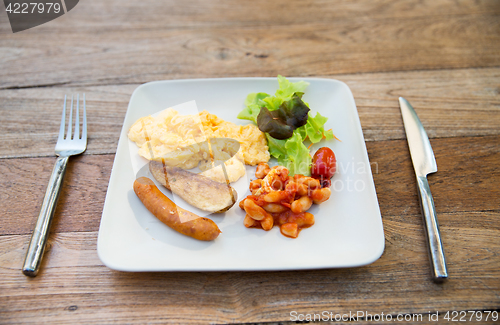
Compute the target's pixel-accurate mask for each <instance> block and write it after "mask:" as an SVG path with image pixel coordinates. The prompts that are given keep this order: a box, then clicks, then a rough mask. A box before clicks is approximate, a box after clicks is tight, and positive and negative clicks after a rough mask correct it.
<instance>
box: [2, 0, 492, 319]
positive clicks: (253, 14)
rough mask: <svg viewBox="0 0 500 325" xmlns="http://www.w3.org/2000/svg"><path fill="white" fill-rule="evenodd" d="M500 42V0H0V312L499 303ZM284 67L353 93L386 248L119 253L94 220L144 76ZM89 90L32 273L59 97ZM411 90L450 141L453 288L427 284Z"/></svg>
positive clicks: (443, 219) (279, 312)
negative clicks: (312, 265)
mask: <svg viewBox="0 0 500 325" xmlns="http://www.w3.org/2000/svg"><path fill="white" fill-rule="evenodd" d="M499 53H500V1H497V0H477V1H467V0H432V1H430V0H423V1H422V0H408V1H397V0H377V1H368V0H354V1H346V0H342V1H327V0H300V1H299V0H275V1H265V0H255V1H228V0H211V1H203V0H183V1H181V0H164V1H154V0H143V1H133V0H107V1H98V0H86V1H80V2H79V4H78V5H77V6H76V7H75V8H74V9H73V10H71V12H69V13H68V14H65V15H63V16H62V17H60V18H58V19H56V20H53V21H51V22H49V23H46V24H44V25H41V26H38V27H36V28H32V29H29V30H26V31H23V32H19V33H15V34H13V33H12V32H11V28H10V25H9V22H8V18H7V14H6V13H5V12H4V7H3V6H2V5H0V173H1V174H2V178H1V179H0V210H1V211H2V212H3V213H2V221H1V222H0V278H1V281H0V323H1V324H34V323H58V324H89V323H99V324H108V323H126V324H144V323H161V324H165V323H166V324H227V323H231V324H232V323H245V324H248V323H252V324H262V323H266V324H268V325H278V324H280V325H282V324H289V325H290V324H296V323H295V322H291V321H290V320H291V319H290V312H291V311H293V310H294V311H297V312H298V313H303V314H305V313H321V312H322V311H325V310H326V311H328V312H332V313H334V314H335V313H349V312H350V311H351V312H356V311H364V312H369V313H373V314H380V313H382V312H383V313H384V314H386V315H387V314H391V315H393V316H394V317H396V315H398V314H404V313H409V314H413V313H415V314H422V315H424V318H423V319H422V321H419V320H418V319H417V320H416V321H415V320H414V321H409V322H405V323H407V324H422V323H431V322H426V318H425V317H427V318H428V316H429V314H430V313H434V312H437V311H439V313H440V320H441V322H443V316H444V314H445V313H446V312H447V311H454V310H455V311H460V310H478V311H482V310H483V311H484V310H495V309H496V310H499V309H500V282H499V281H498V279H499V278H500V271H499V270H500V260H499V259H498V256H500V244H499V241H498V238H499V236H500V209H499V206H498V198H499V197H500V189H499V186H498V184H499V182H500V170H499V168H500V167H498V166H500V127H499V125H500V55H499ZM278 74H282V75H285V76H288V77H307V76H313V77H324V78H333V79H338V80H341V81H343V82H345V83H346V84H347V85H348V86H349V88H350V89H351V90H352V93H353V96H354V99H355V101H356V105H357V108H358V112H359V117H360V121H361V125H362V128H363V134H364V136H365V140H366V141H367V142H366V146H367V150H368V154H369V157H370V161H371V163H372V164H371V167H372V171H373V177H374V181H375V186H376V191H377V195H378V200H379V204H380V209H381V214H382V219H383V220H382V221H383V224H384V232H385V238H386V242H385V243H386V248H385V251H384V254H383V255H382V257H381V258H380V259H379V260H377V261H376V262H375V263H373V264H371V265H368V266H365V267H360V268H353V269H328V270H313V271H299V272H190V273H125V272H117V271H113V270H111V269H109V268H107V267H105V266H104V265H103V264H102V262H101V261H100V260H99V258H98V256H97V251H96V245H97V234H98V228H99V222H100V218H101V213H102V207H103V204H104V197H105V193H106V190H107V186H108V182H109V177H110V173H111V168H112V164H113V160H114V157H115V155H114V154H115V152H116V147H117V142H118V138H119V135H120V132H121V128H122V124H123V120H124V117H125V113H126V110H127V105H128V102H129V99H130V96H131V94H132V92H133V91H134V89H135V88H136V87H138V86H139V85H140V84H143V83H145V82H149V81H154V80H166V79H181V78H214V77H215V78H218V77H251V76H264V77H275V76H276V75H278ZM83 92H85V93H86V95H87V108H88V117H89V141H88V149H87V151H86V152H85V154H83V155H82V156H78V157H74V158H72V159H71V160H70V163H69V166H68V171H67V175H66V178H65V181H64V185H63V191H62V193H61V198H60V200H59V204H58V206H57V210H56V215H55V220H54V223H53V227H52V233H51V235H50V238H49V245H48V249H47V253H46V256H45V259H44V262H43V265H42V270H41V272H40V274H39V276H38V277H36V278H27V277H25V276H24V275H22V274H21V271H20V268H21V265H22V262H23V259H24V256H25V252H26V249H27V244H28V241H29V238H30V233H31V231H32V229H33V226H34V224H35V220H36V217H37V215H38V210H39V208H40V204H41V201H42V198H43V195H44V191H45V187H46V186H47V180H48V178H49V175H50V173H51V170H52V167H53V164H54V161H55V158H54V146H55V141H56V137H57V130H58V127H59V116H60V113H61V109H62V99H63V97H64V95H65V94H72V93H83ZM399 96H403V97H405V98H407V99H408V100H409V101H410V102H411V103H412V105H413V106H414V107H415V109H416V111H417V113H418V115H419V117H420V119H421V120H422V123H423V124H424V127H425V128H426V131H427V133H428V134H429V136H430V138H431V144H432V146H433V149H434V152H435V155H436V160H437V165H438V172H437V173H435V174H433V175H430V176H429V182H430V187H431V190H432V194H433V196H434V200H435V204H436V209H437V213H438V219H439V223H440V228H441V232H442V237H443V243H444V248H445V252H446V256H447V260H448V268H449V273H450V279H449V281H448V282H446V283H444V284H441V285H437V284H434V283H432V282H431V281H430V267H429V261H428V257H427V246H426V242H425V238H424V234H423V227H422V218H421V213H420V208H419V203H418V197H417V191H416V187H415V179H414V178H415V177H414V173H413V168H412V164H411V160H410V157H409V153H408V147H407V144H406V140H405V133H404V128H403V124H402V120H401V116H400V112H399V107H398V101H397V98H398V97H399ZM242 103H243V99H242ZM270 322H271V323H270ZM366 322H367V320H366V319H358V320H357V321H349V322H347V323H349V324H365V323H366ZM311 323H321V324H329V323H330V322H311ZM337 323H346V322H336V323H335V324H337ZM432 323H434V322H432ZM481 323H482V324H489V323H493V322H492V321H491V320H490V321H488V322H485V321H482V322H481ZM332 324H333V323H332Z"/></svg>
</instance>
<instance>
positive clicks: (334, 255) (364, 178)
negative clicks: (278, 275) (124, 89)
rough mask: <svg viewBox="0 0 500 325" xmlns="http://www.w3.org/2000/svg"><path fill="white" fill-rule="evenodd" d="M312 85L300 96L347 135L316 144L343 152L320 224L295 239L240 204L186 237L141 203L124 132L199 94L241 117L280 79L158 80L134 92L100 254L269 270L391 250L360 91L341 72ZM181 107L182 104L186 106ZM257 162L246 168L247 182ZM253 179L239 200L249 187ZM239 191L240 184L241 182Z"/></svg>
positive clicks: (154, 267)
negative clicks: (211, 234)
mask: <svg viewBox="0 0 500 325" xmlns="http://www.w3.org/2000/svg"><path fill="white" fill-rule="evenodd" d="M290 80H291V81H298V80H305V81H307V82H309V83H310V85H309V87H308V88H307V90H306V93H305V95H304V97H303V99H304V101H305V102H307V103H308V104H309V106H310V107H311V110H312V112H313V114H315V112H320V114H322V115H323V116H326V117H328V121H327V123H326V125H325V129H330V128H331V129H332V130H333V132H334V134H335V135H336V136H337V137H338V138H339V139H340V140H341V142H340V141H337V140H332V141H327V142H326V141H322V142H320V143H319V144H317V145H315V146H313V147H312V149H311V151H312V152H315V150H317V149H318V148H319V147H321V146H328V147H330V148H331V149H332V150H333V151H334V152H335V155H336V157H337V173H336V174H335V175H334V176H333V178H332V187H331V188H332V196H331V197H330V199H329V200H328V201H326V202H324V203H322V204H321V205H313V207H311V209H310V210H309V212H311V213H313V214H314V216H315V220H316V224H315V225H314V226H312V227H311V228H307V229H304V230H302V231H301V232H300V234H299V237H298V238H296V239H291V238H287V237H285V236H283V235H282V234H281V233H280V231H279V228H278V227H274V228H273V229H272V230H270V231H268V232H266V231H264V230H261V229H255V228H251V229H248V228H245V227H244V226H243V218H244V216H245V214H244V211H242V210H241V209H240V208H239V207H238V204H235V205H234V206H233V207H232V208H231V209H230V210H229V211H228V212H226V213H223V214H215V215H211V216H210V218H211V219H212V220H214V221H215V222H216V223H217V225H218V226H219V228H220V229H221V231H222V233H221V235H220V236H219V237H218V238H217V239H216V240H214V241H212V242H201V241H197V240H195V239H192V238H190V237H187V236H184V235H181V234H179V233H177V232H175V231H174V230H172V229H170V228H169V227H167V226H165V225H164V224H162V223H161V222H160V221H158V220H157V219H156V218H155V217H154V216H153V215H152V214H151V213H150V212H149V211H148V210H147V209H146V208H145V207H144V206H143V204H142V203H141V202H140V200H139V199H138V198H137V196H136V195H135V193H134V191H133V189H132V185H133V182H134V180H135V178H136V175H137V174H136V171H135V168H134V161H133V160H134V159H135V158H134V157H135V153H134V150H135V149H134V147H133V146H130V144H129V140H128V137H127V132H128V129H129V128H130V126H131V125H132V124H133V123H134V122H135V121H136V120H137V119H139V118H140V117H143V116H147V115H153V114H155V113H157V112H159V111H161V110H163V109H166V108H168V107H173V106H176V105H179V104H182V103H186V102H190V101H193V100H194V101H195V102H196V105H197V109H198V110H199V111H202V110H207V111H209V112H210V113H213V114H215V115H217V116H218V117H220V118H222V119H224V120H226V121H230V122H233V123H238V124H247V123H249V121H246V120H238V119H237V118H236V116H237V115H238V113H239V112H240V111H241V110H242V109H243V108H244V100H245V98H246V96H247V95H248V94H249V93H252V92H266V93H268V94H274V92H275V91H276V89H277V88H278V82H277V79H276V78H230V79H197V80H172V81H155V82H150V83H146V84H144V85H141V86H139V87H138V88H137V89H136V90H135V91H134V93H133V94H132V97H131V99H130V103H129V106H128V110H127V114H126V116H125V121H124V124H123V129H122V132H121V135H120V140H119V142H118V148H117V152H116V157H115V161H114V164H113V169H112V172H111V177H110V182H109V187H108V191H107V195H106V201H105V204H104V209H103V213H102V219H101V225H100V229H99V237H98V247H97V251H98V255H99V258H100V259H101V261H102V262H103V263H104V264H105V265H106V266H108V267H109V268H112V269H115V270H121V271H263V270H299V269H317V268H338V267H356V266H362V265H366V264H369V263H372V262H374V261H375V260H377V259H378V258H379V257H380V256H381V255H382V252H383V250H384V232H383V228H382V218H381V215H380V209H379V206H378V201H377V195H376V192H375V186H374V183H373V177H372V173H371V168H370V163H369V161H368V155H367V152H366V147H365V142H364V138H363V133H362V130H361V125H360V122H359V117H358V113H357V109H356V105H355V103H354V98H353V96H352V93H351V91H350V89H349V87H348V86H347V85H346V84H344V83H342V82H340V81H337V80H331V79H315V78H302V79H294V78H290ZM179 113H183V112H179ZM254 171H255V169H254V168H252V167H249V168H247V172H248V173H247V177H246V182H247V183H248V180H250V179H254V178H255V177H254V174H253V173H254ZM247 188H248V184H245V186H244V190H243V193H239V196H238V201H239V200H241V199H242V198H244V197H245V196H246V195H247V194H250V193H249V192H248V191H247ZM239 192H241V191H240V190H239Z"/></svg>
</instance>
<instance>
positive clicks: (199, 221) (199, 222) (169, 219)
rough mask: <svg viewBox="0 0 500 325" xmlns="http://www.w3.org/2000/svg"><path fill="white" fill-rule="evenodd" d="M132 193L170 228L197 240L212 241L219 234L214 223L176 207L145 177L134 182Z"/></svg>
mask: <svg viewBox="0 0 500 325" xmlns="http://www.w3.org/2000/svg"><path fill="white" fill-rule="evenodd" d="M134 192H135V194H136V195H137V197H138V198H139V199H140V200H141V202H142V203H143V204H144V206H145V207H146V208H147V209H148V210H149V211H150V212H151V213H152V214H153V215H154V216H155V217H156V218H158V219H159V220H160V221H161V222H163V223H164V224H166V225H167V226H169V227H170V228H172V229H174V230H176V231H178V232H180V233H181V234H184V235H186V236H190V237H193V238H195V239H198V240H205V241H209V240H214V239H215V238H217V237H218V236H219V234H220V232H221V231H220V229H219V227H217V225H216V224H215V222H213V221H212V220H210V219H208V218H203V217H199V216H197V215H196V214H194V213H192V212H190V211H187V210H184V209H182V208H180V207H178V206H177V205H176V204H175V203H174V202H172V201H171V200H170V199H169V198H168V197H166V196H165V195H164V194H163V193H162V192H161V191H160V190H159V189H158V187H156V185H155V184H154V182H153V181H152V180H150V179H149V178H147V177H140V178H138V179H136V180H135V182H134Z"/></svg>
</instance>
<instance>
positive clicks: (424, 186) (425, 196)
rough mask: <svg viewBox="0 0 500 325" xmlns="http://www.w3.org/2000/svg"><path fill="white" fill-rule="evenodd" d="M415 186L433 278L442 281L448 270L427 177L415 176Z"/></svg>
mask: <svg viewBox="0 0 500 325" xmlns="http://www.w3.org/2000/svg"><path fill="white" fill-rule="evenodd" d="M417 186H418V194H419V197H420V207H421V208H422V217H423V218H424V226H425V234H426V237H427V241H428V243H429V253H430V259H431V263H432V276H433V280H434V281H436V282H442V281H444V280H445V279H446V278H448V271H447V270H446V260H445V258H444V251H443V244H442V242H441V234H440V233H439V225H438V221H437V217H436V208H435V207H434V199H433V198H432V194H431V190H430V188H429V183H428V182H427V177H426V176H417Z"/></svg>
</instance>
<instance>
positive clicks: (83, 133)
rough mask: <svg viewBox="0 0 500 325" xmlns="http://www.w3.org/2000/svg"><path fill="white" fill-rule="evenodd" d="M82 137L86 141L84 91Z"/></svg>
mask: <svg viewBox="0 0 500 325" xmlns="http://www.w3.org/2000/svg"><path fill="white" fill-rule="evenodd" d="M82 139H83V140H85V142H86V141H87V105H86V103H85V93H83V125H82Z"/></svg>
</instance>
